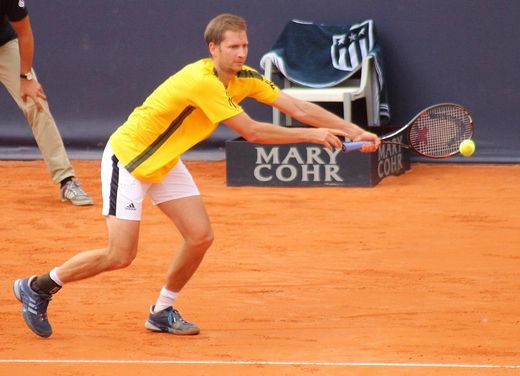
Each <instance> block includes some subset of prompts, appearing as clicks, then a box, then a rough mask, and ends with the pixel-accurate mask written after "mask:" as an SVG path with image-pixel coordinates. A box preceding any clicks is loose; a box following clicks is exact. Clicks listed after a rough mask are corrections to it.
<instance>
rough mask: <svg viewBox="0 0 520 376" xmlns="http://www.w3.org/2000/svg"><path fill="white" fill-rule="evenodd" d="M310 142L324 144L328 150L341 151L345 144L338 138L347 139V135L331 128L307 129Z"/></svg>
mask: <svg viewBox="0 0 520 376" xmlns="http://www.w3.org/2000/svg"><path fill="white" fill-rule="evenodd" d="M307 131H308V132H309V141H310V142H313V143H315V144H322V145H323V146H325V147H326V148H327V149H330V150H332V149H341V146H342V145H343V143H342V142H341V139H340V138H339V137H338V136H341V137H346V136H347V134H346V133H345V132H343V131H340V130H338V129H331V128H307Z"/></svg>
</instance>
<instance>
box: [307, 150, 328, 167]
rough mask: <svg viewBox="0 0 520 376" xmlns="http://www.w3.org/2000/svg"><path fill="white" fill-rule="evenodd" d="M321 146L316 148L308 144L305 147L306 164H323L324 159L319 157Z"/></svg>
mask: <svg viewBox="0 0 520 376" xmlns="http://www.w3.org/2000/svg"><path fill="white" fill-rule="evenodd" d="M322 150H323V149H322V148H317V147H313V146H310V147H308V148H307V164H313V163H314V162H316V163H318V164H325V161H324V160H323V159H321V158H320V154H321V151H322Z"/></svg>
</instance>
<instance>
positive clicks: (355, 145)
mask: <svg viewBox="0 0 520 376" xmlns="http://www.w3.org/2000/svg"><path fill="white" fill-rule="evenodd" d="M366 143H367V142H365V141H353V142H344V143H343V146H342V147H341V150H342V151H343V152H345V153H350V152H351V151H356V150H359V149H361V148H362V147H363V145H365V144H366Z"/></svg>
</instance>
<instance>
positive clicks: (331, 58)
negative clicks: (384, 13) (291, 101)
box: [260, 20, 390, 125]
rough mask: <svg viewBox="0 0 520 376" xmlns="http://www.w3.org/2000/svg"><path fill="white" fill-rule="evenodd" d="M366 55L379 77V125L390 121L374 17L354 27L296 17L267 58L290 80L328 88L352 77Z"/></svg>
mask: <svg viewBox="0 0 520 376" xmlns="http://www.w3.org/2000/svg"><path fill="white" fill-rule="evenodd" d="M365 56H373V57H374V63H375V64H373V69H374V72H372V73H373V74H374V77H377V80H376V82H375V84H374V87H373V90H372V93H373V96H374V98H372V101H373V103H374V112H375V113H374V119H375V123H376V124H375V125H383V124H386V123H388V121H389V120H390V108H389V105H388V95H387V91H386V86H385V81H384V75H383V62H382V57H381V48H380V46H379V45H378V43H377V38H376V32H375V27H374V23H373V21H372V20H366V21H363V22H361V23H359V24H355V25H351V26H339V25H327V24H315V23H313V22H304V21H298V20H292V21H291V22H289V23H288V24H287V25H286V26H285V28H284V30H283V31H282V33H281V35H280V37H279V38H278V40H277V41H276V43H275V44H274V45H273V47H272V49H271V51H269V52H268V53H266V54H265V55H264V56H263V57H262V59H261V60H260V66H261V67H262V68H264V67H265V61H266V59H271V61H272V62H273V64H274V65H275V66H276V67H277V68H278V70H279V71H280V72H282V74H283V75H284V76H285V77H287V78H288V79H289V80H290V81H292V82H295V83H297V84H299V85H302V86H307V87H312V88H324V87H331V86H335V85H337V84H339V83H341V82H342V81H344V80H346V79H348V78H349V77H350V76H351V75H352V74H353V73H354V72H355V71H356V68H358V66H359V65H360V64H361V62H362V60H363V58H364V57H365Z"/></svg>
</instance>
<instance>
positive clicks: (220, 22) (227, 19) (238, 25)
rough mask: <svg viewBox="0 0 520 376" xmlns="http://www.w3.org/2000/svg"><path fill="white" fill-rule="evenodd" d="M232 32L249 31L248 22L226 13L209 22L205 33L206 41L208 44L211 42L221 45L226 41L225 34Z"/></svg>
mask: <svg viewBox="0 0 520 376" xmlns="http://www.w3.org/2000/svg"><path fill="white" fill-rule="evenodd" d="M228 30H231V31H247V24H246V20H244V19H243V18H242V17H240V16H236V15H234V14H230V13H224V14H220V15H218V16H216V17H215V18H213V19H212V20H211V21H209V23H208V26H206V30H205V31H204V40H205V41H206V44H208V45H209V44H210V43H211V42H213V43H215V44H216V45H219V44H220V43H221V42H222V40H223V39H224V33H225V32H226V31H228Z"/></svg>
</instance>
